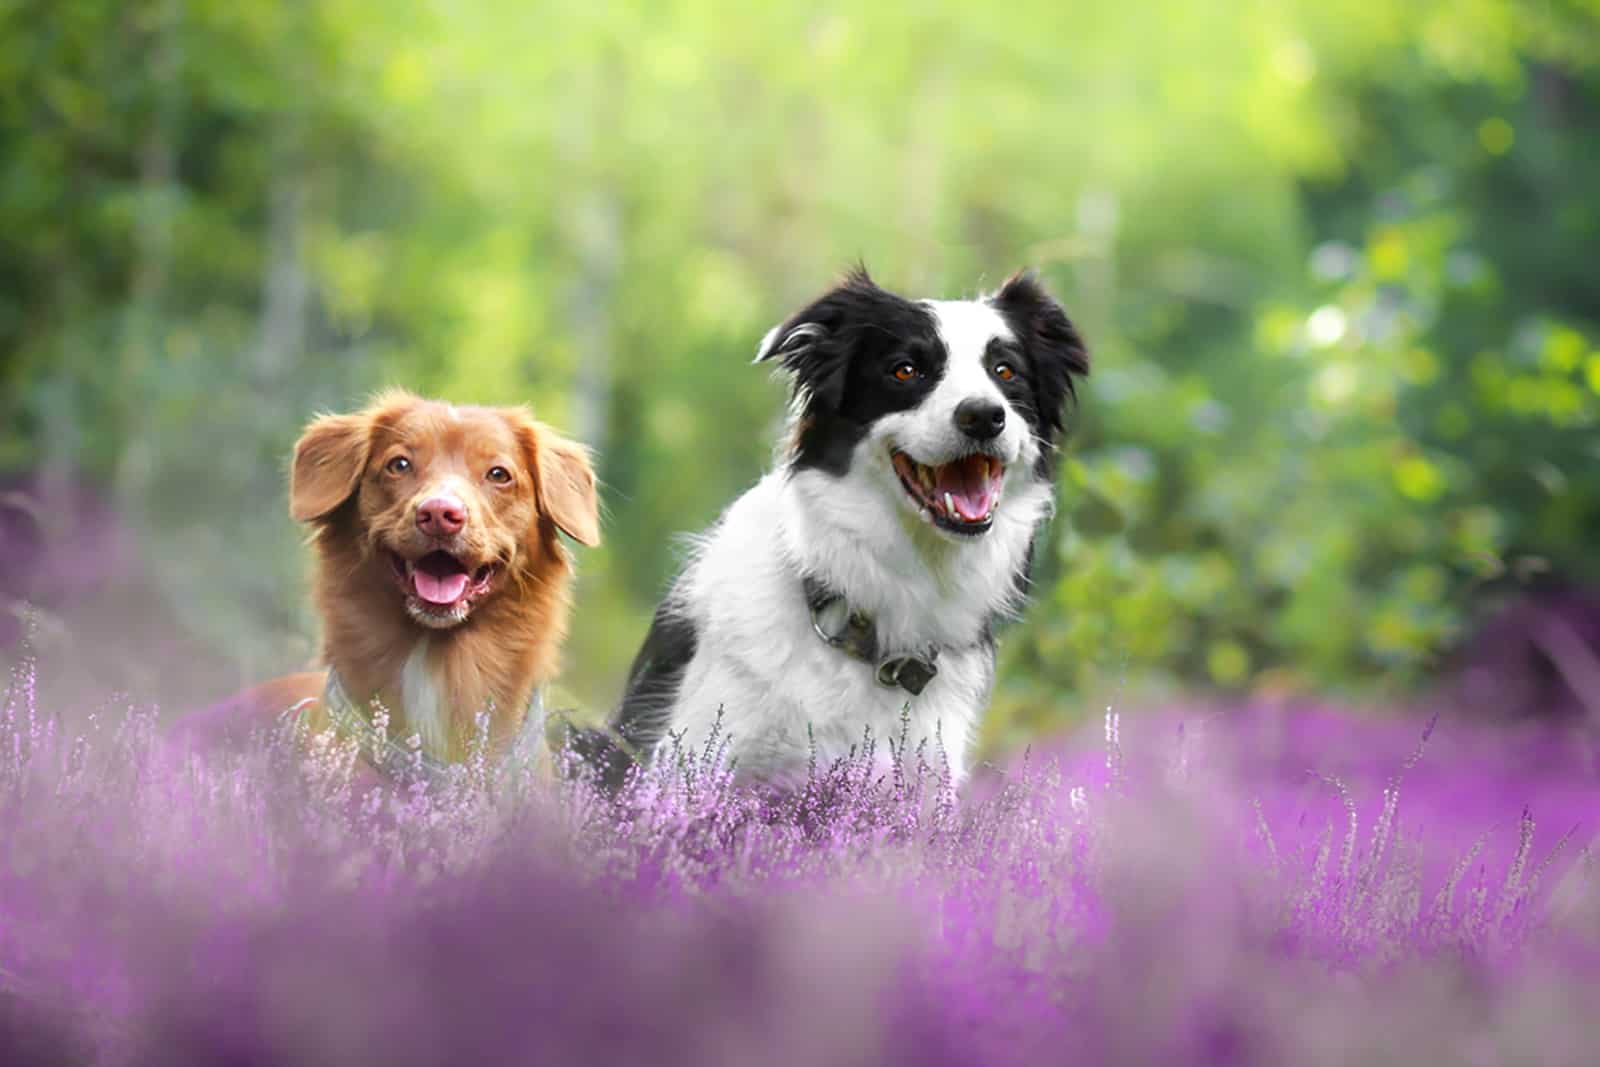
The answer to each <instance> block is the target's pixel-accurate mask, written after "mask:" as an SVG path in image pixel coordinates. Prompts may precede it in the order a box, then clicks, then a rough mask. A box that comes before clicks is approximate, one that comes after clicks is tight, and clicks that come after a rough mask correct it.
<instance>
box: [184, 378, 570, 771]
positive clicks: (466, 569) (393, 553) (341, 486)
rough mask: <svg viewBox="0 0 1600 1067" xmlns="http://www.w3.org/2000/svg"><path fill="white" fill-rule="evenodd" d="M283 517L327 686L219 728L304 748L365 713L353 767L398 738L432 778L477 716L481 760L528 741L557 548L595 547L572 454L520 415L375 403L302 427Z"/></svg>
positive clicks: (283, 687)
mask: <svg viewBox="0 0 1600 1067" xmlns="http://www.w3.org/2000/svg"><path fill="white" fill-rule="evenodd" d="M289 511H290V514H291V515H292V516H293V517H294V519H295V520H296V521H298V522H303V523H307V524H309V525H310V526H311V529H312V543H313V546H314V548H315V550H316V554H317V572H316V577H315V585H314V597H315V601H316V605H317V608H318V611H319V612H320V614H321V616H322V621H323V626H324V638H323V658H324V659H325V661H326V663H327V665H328V667H329V669H330V672H331V673H321V672H318V673H308V674H297V675H292V676H290V677H287V678H280V679H277V680H275V681H272V682H268V683H266V684H265V685H261V686H257V687H256V688H254V689H251V690H249V691H248V692H246V693H243V694H241V695H240V696H238V697H236V698H234V700H232V701H230V702H229V705H228V708H229V711H228V712H225V713H224V714H229V715H231V714H232V712H234V711H236V710H237V709H239V708H240V707H241V705H242V706H243V707H245V708H249V709H256V710H258V711H261V712H271V713H282V712H284V711H286V710H288V709H291V708H292V709H296V710H297V712H298V714H299V716H300V720H299V721H300V722H302V723H303V724H305V725H306V726H308V727H309V728H310V729H311V731H312V732H313V733H315V732H320V731H322V730H325V729H327V728H329V727H333V728H335V729H337V730H340V731H341V732H350V731H349V728H350V727H352V726H354V727H355V730H356V732H358V733H360V732H362V731H364V730H367V729H368V728H370V725H371V722H372V719H373V712H372V710H371V709H372V707H373V702H374V701H377V702H379V703H381V705H382V707H383V708H384V709H386V710H387V712H388V714H389V723H388V729H387V741H384V740H382V739H378V740H376V741H375V743H374V745H373V746H367V745H363V753H364V755H366V756H367V758H368V759H369V761H372V762H376V763H380V764H381V763H383V762H385V752H386V753H387V755H389V756H392V755H394V754H395V753H396V752H397V751H403V749H401V748H400V747H399V746H402V745H403V744H404V743H405V740H406V739H408V738H410V737H411V735H416V737H417V738H419V739H420V742H421V752H422V754H423V758H424V759H426V760H427V761H428V762H429V763H430V764H433V765H435V766H437V765H441V764H449V763H454V762H459V761H461V760H462V759H463V758H465V756H466V755H467V753H468V751H469V749H470V746H471V745H472V744H473V740H474V736H475V734H476V729H477V726H476V723H477V718H478V716H479V715H480V714H481V713H485V712H487V713H488V714H489V722H488V742H489V746H490V752H491V753H504V752H505V751H507V749H508V747H509V746H511V745H512V744H513V743H515V742H516V741H517V739H518V738H519V737H520V736H522V735H523V734H524V732H525V727H527V728H528V730H529V731H530V732H531V731H537V730H538V729H539V727H540V723H538V722H526V721H525V720H527V718H528V714H529V709H530V705H536V699H537V694H538V692H539V690H540V687H542V686H543V685H544V684H545V683H546V682H548V681H549V680H550V679H551V677H552V676H553V675H554V674H555V672H556V668H557V656H558V653H559V650H560V647H561V642H562V638H563V637H564V635H565V632H566V625H567V614H568V609H569V600H568V584H569V580H570V577H571V564H570V560H569V558H568V556H567V553H566V550H565V549H564V548H563V547H562V545H561V543H560V541H559V539H558V537H557V534H556V531H557V530H561V531H564V532H565V533H566V534H568V535H569V536H570V537H572V538H573V539H574V540H576V541H578V542H579V543H581V544H585V545H595V544H598V543H599V540H600V531H599V515H598V501H597V498H596V493H595V481H594V473H593V470H592V469H591V467H590V465H589V459H588V456H587V454H586V452H585V451H584V449H583V448H582V447H581V446H579V445H576V444H574V443H572V442H571V441H568V440H566V439H565V438H563V437H561V436H559V435H558V434H557V433H555V432H554V431H553V430H551V429H550V428H549V427H547V426H544V425H542V424H540V423H538V422H536V421H534V420H533V418H532V417H531V416H530V415H529V414H528V413H527V412H526V411H524V410H521V409H517V408H481V407H455V406H452V405H449V404H445V403H440V402H436V401H430V400H424V399H421V398H419V397H416V396H413V395H411V394H410V393H406V392H388V393H385V394H383V395H381V396H379V397H378V398H377V399H376V400H375V401H374V402H373V403H372V405H371V406H370V407H368V408H367V409H366V410H364V411H361V412H358V413H356V414H353V415H327V416H323V417H321V418H318V419H316V420H315V421H314V422H312V423H311V425H310V426H309V427H307V429H306V431H305V433H304V434H303V435H302V436H301V438H300V440H299V443H298V444H296V446H295V454H294V468H293V473H292V476H291V479H290V489H289ZM330 680H331V681H330ZM352 713H353V714H355V715H359V716H360V719H352V718H351V715H352ZM246 719H248V716H247V717H246ZM233 721H234V722H235V723H237V722H240V721H241V720H240V719H238V718H234V719H233ZM256 721H258V722H259V721H260V720H259V717H257V720H256ZM202 729H203V728H202ZM374 736H375V735H374Z"/></svg>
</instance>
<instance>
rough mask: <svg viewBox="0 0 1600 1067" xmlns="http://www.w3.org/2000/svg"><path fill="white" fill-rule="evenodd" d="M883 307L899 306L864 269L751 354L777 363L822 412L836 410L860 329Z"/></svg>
mask: <svg viewBox="0 0 1600 1067" xmlns="http://www.w3.org/2000/svg"><path fill="white" fill-rule="evenodd" d="M885 303H904V301H900V300H899V298H898V297H895V296H892V295H891V294H889V293H887V292H885V291H884V290H882V289H880V288H879V287H878V284H877V283H876V282H874V281H873V280H872V278H871V277H869V276H868V274H867V272H866V269H865V268H862V267H857V268H856V269H855V270H852V271H851V272H850V273H849V274H847V275H845V277H844V280H843V281H841V282H840V283H839V284H838V285H836V286H834V287H833V288H832V289H830V290H828V291H827V292H826V293H823V294H822V296H820V297H818V298H817V299H816V300H814V301H813V302H812V303H811V305H810V306H809V307H807V308H805V309H804V310H803V311H800V312H798V313H796V314H795V315H793V316H792V317H790V318H789V320H788V321H787V322H784V323H783V324H782V325H779V326H775V327H773V328H772V329H770V330H768V331H767V335H766V336H765V337H763V338H762V339H761V346H760V347H759V348H757V349H756V358H755V362H757V363H764V362H766V361H767V360H770V359H776V360H777V361H778V364H779V365H780V366H781V367H783V369H784V370H786V371H788V372H789V374H790V375H791V376H792V377H793V379H794V385H795V388H796V391H797V393H798V391H799V390H801V389H803V390H805V392H806V393H807V394H809V395H810V398H811V401H812V403H813V404H815V405H819V406H820V407H821V408H823V409H836V408H838V406H839V405H840V403H841V402H842V400H843V397H844V386H845V378H846V375H847V372H848V371H849V367H850V355H851V349H852V347H853V346H854V345H855V344H856V343H857V341H858V339H859V336H860V325H861V323H864V322H870V321H873V320H874V319H875V318H876V317H880V315H881V308H882V306H883V305H884V304H885Z"/></svg>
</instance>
